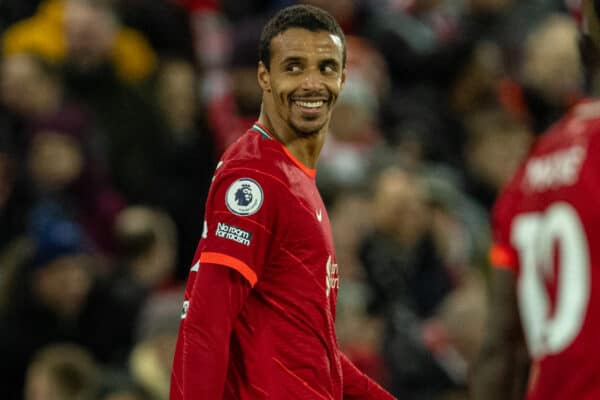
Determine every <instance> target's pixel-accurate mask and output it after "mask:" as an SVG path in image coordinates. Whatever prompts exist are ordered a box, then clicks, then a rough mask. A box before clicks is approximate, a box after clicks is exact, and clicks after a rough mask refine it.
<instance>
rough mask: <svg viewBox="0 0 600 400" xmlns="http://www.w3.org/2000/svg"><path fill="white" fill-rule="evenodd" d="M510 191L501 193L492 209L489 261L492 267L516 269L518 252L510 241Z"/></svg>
mask: <svg viewBox="0 0 600 400" xmlns="http://www.w3.org/2000/svg"><path fill="white" fill-rule="evenodd" d="M510 203H511V202H510V192H505V193H503V194H502V195H501V196H500V197H499V198H498V201H497V202H496V204H495V206H494V209H493V211H492V245H491V246H490V250H489V262H490V264H491V266H492V267H493V268H503V269H509V270H512V271H514V272H516V271H517V270H518V261H519V258H518V253H517V252H516V250H515V249H514V247H513V246H512V244H511V241H510V227H511V221H512V214H511V212H510Z"/></svg>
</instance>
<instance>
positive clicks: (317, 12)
mask: <svg viewBox="0 0 600 400" xmlns="http://www.w3.org/2000/svg"><path fill="white" fill-rule="evenodd" d="M290 28H302V29H307V30H309V31H312V32H318V31H325V32H329V33H331V34H332V35H335V36H337V37H339V38H340V39H341V41H342V65H343V66H345V65H346V39H345V37H344V32H343V31H342V28H341V27H340V25H339V24H338V23H337V21H336V20H335V18H333V16H332V15H331V14H329V13H328V12H327V11H324V10H322V9H320V8H318V7H314V6H309V5H294V6H290V7H286V8H284V9H282V10H280V11H279V12H277V14H275V15H274V16H273V17H272V18H271V19H270V20H269V21H268V22H267V23H266V25H265V27H264V28H263V30H262V33H261V35H260V45H259V50H258V59H259V61H261V62H262V63H263V64H264V65H265V67H266V68H267V69H269V67H270V63H271V41H272V40H273V38H274V37H275V36H277V35H279V34H280V33H282V32H284V31H286V30H288V29H290Z"/></svg>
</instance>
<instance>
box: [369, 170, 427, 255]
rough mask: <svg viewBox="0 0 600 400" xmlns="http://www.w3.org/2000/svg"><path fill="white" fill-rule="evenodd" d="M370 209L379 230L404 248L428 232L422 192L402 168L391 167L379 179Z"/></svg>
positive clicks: (425, 207)
mask: <svg viewBox="0 0 600 400" xmlns="http://www.w3.org/2000/svg"><path fill="white" fill-rule="evenodd" d="M373 209H374V213H375V223H376V225H377V228H378V230H380V231H382V232H386V233H388V234H391V235H393V236H394V237H395V238H396V239H397V240H399V241H400V242H402V243H405V244H407V245H412V244H414V243H416V242H417V241H418V240H419V239H420V238H421V237H422V236H423V234H424V233H425V232H426V230H427V229H428V226H429V220H430V212H429V208H428V205H427V202H426V196H425V189H424V188H423V186H422V184H421V183H420V181H418V180H417V179H416V178H415V177H413V176H411V175H409V174H408V173H407V172H405V171H403V170H401V169H398V168H393V167H392V168H390V169H387V170H385V171H384V172H383V173H382V174H381V175H380V176H379V178H378V179H377V183H376V188H375V198H374V207H373Z"/></svg>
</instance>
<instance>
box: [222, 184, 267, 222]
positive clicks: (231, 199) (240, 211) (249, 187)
mask: <svg viewBox="0 0 600 400" xmlns="http://www.w3.org/2000/svg"><path fill="white" fill-rule="evenodd" d="M262 202H263V191H262V188H261V187H260V185H259V184H258V183H257V182H256V181H254V180H253V179H250V178H241V179H238V180H237V181H235V182H233V183H232V184H231V186H229V189H227V194H226V195H225V204H226V205H227V208H228V209H229V211H231V212H232V213H234V214H236V215H240V216H243V217H246V216H249V215H252V214H255V213H256V212H257V211H258V210H260V207H261V206H262Z"/></svg>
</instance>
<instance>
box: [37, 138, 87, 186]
mask: <svg viewBox="0 0 600 400" xmlns="http://www.w3.org/2000/svg"><path fill="white" fill-rule="evenodd" d="M28 167H29V172H30V174H31V177H32V179H33V181H34V183H35V184H36V186H37V187H38V188H39V189H42V190H53V189H60V188H63V187H65V186H66V185H68V184H70V183H72V182H74V181H75V180H76V179H77V178H78V177H79V176H80V175H81V171H82V168H83V155H82V152H81V147H80V145H79V143H78V142H77V141H76V140H75V139H74V138H72V137H70V136H68V135H64V134H60V133H54V132H43V133H39V134H37V135H36V136H35V137H34V139H33V141H32V143H31V147H30V150H29V159H28Z"/></svg>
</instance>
